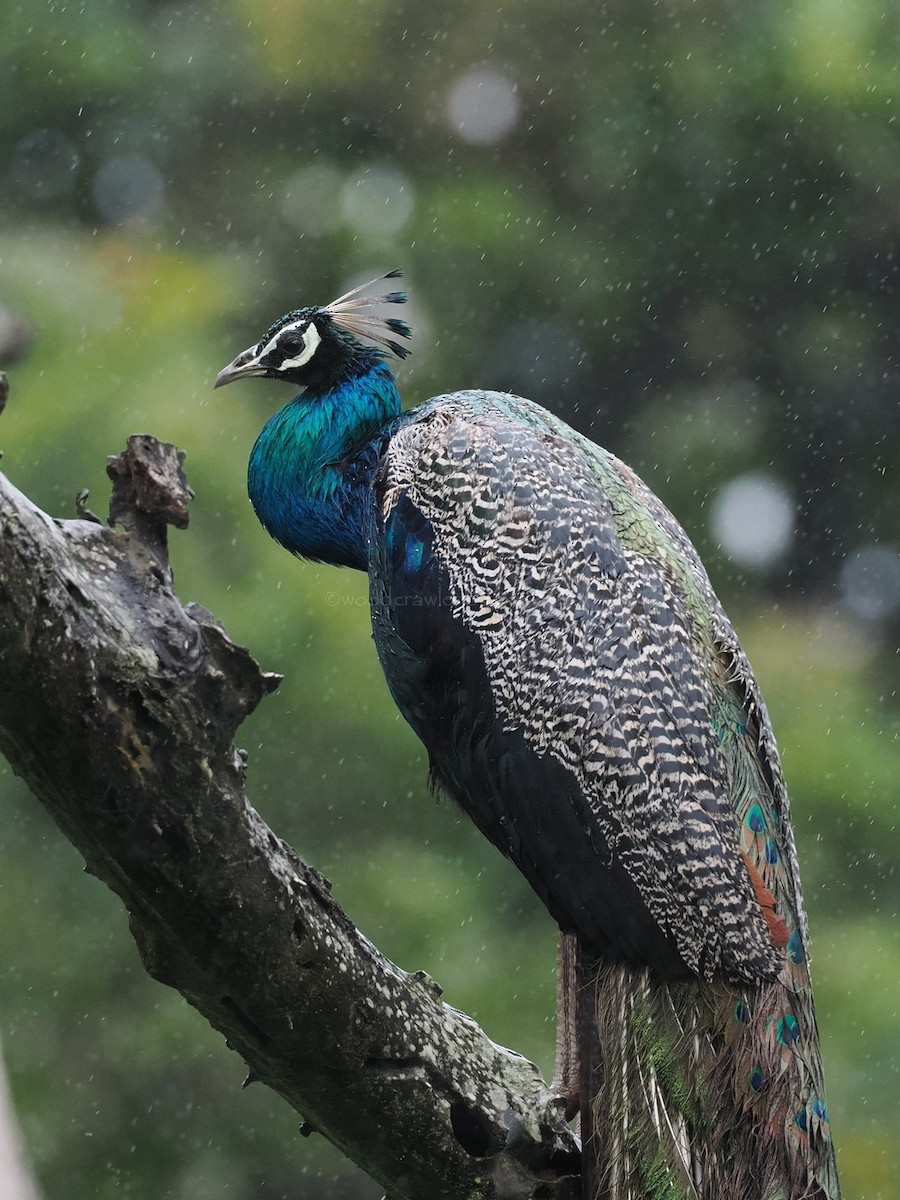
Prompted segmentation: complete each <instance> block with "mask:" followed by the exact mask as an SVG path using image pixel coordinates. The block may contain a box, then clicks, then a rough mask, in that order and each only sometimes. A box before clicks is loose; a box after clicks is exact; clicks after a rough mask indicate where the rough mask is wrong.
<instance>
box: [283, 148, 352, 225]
mask: <svg viewBox="0 0 900 1200" xmlns="http://www.w3.org/2000/svg"><path fill="white" fill-rule="evenodd" d="M343 181H344V177H343V175H342V174H341V172H340V171H338V169H337V168H336V167H333V166H332V165H331V164H330V163H325V162H320V163H314V164H313V165H312V166H309V167H301V168H300V170H299V171H295V173H294V174H293V175H292V176H291V177H290V179H288V181H287V182H286V183H285V185H284V190H283V192H282V194H281V213H282V216H283V217H284V219H285V220H286V221H289V222H290V223H291V224H292V225H293V226H294V227H295V228H296V229H299V230H300V232H301V233H307V234H309V235H310V236H312V237H321V236H322V235H323V234H326V233H333V232H334V231H335V230H336V229H338V228H340V224H341V210H340V206H339V200H340V194H341V185H342V183H343Z"/></svg>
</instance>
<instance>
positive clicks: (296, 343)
mask: <svg viewBox="0 0 900 1200" xmlns="http://www.w3.org/2000/svg"><path fill="white" fill-rule="evenodd" d="M307 329H309V326H308V325H306V326H304V328H303V329H302V330H299V329H296V328H294V329H288V330H286V331H285V332H284V333H283V334H282V335H281V337H280V338H279V339H278V349H279V350H283V351H284V353H285V354H286V355H287V356H288V358H291V357H293V355H295V354H299V352H300V351H301V350H302V349H303V339H304V337H305V336H306V331H307Z"/></svg>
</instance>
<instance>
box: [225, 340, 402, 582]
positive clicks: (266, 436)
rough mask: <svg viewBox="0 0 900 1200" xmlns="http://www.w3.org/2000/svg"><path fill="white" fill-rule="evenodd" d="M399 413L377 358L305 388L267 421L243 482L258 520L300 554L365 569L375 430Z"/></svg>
mask: <svg viewBox="0 0 900 1200" xmlns="http://www.w3.org/2000/svg"><path fill="white" fill-rule="evenodd" d="M399 412H400V394H399V392H398V391H397V383H396V380H395V379H394V376H393V374H392V373H391V370H390V368H389V367H388V366H387V364H386V363H383V362H380V361H376V362H372V363H370V364H367V368H366V369H365V370H364V371H363V372H361V373H360V374H358V375H353V376H352V377H351V378H349V379H347V380H346V381H344V382H343V383H341V384H340V385H339V386H337V387H334V388H332V389H330V390H328V391H324V392H320V393H317V394H310V393H309V392H304V393H303V394H301V395H299V396H296V397H295V398H294V399H293V400H291V401H290V403H289V404H286V405H285V406H284V408H282V409H281V410H280V411H279V412H277V413H276V414H275V415H274V416H273V417H272V418H271V419H270V420H269V421H268V422H267V424H266V425H265V427H264V429H263V431H262V433H261V434H260V435H259V437H258V438H257V439H256V445H255V446H254V447H253V452H252V454H251V455H250V466H249V470H248V477H247V486H248V490H249V492H250V500H251V502H252V504H253V507H254V509H255V510H256V515H257V516H258V517H259V519H260V521H261V522H262V524H263V526H264V527H265V528H266V529H267V530H268V531H269V533H270V534H271V535H272V537H274V538H275V539H276V540H277V541H279V542H281V544H282V545H283V546H285V547H286V548H287V549H288V550H290V551H291V552H292V553H294V554H299V555H302V556H303V557H304V558H312V559H317V560H319V561H321V562H328V563H333V564H335V565H336V566H348V567H357V568H358V569H359V570H361V571H365V570H366V568H367V560H368V554H367V531H368V522H369V516H370V505H371V495H372V482H373V480H374V474H375V470H376V469H377V465H378V452H377V449H376V447H375V446H374V445H373V444H372V443H373V439H375V436H376V434H377V433H378V431H379V430H380V429H381V428H382V427H383V426H384V425H386V424H387V423H388V422H389V421H390V420H391V419H392V418H394V417H396V416H397V415H398V414H399Z"/></svg>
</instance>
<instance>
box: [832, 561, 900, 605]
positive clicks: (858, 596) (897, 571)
mask: <svg viewBox="0 0 900 1200" xmlns="http://www.w3.org/2000/svg"><path fill="white" fill-rule="evenodd" d="M838 586H839V587H840V592H841V598H842V599H843V601H844V603H845V604H846V605H847V607H848V608H849V609H850V610H851V611H852V612H853V613H855V614H856V616H858V617H864V618H865V619H866V620H870V621H877V620H881V619H883V618H884V617H889V616H891V614H892V613H894V612H896V611H897V609H898V608H900V554H898V553H897V550H896V548H895V547H893V546H874V545H870V546H861V547H859V549H857V550H855V551H854V552H853V553H852V554H851V555H850V556H849V557H848V558H847V560H846V561H845V563H844V565H843V566H842V567H841V572H840V576H839V579H838Z"/></svg>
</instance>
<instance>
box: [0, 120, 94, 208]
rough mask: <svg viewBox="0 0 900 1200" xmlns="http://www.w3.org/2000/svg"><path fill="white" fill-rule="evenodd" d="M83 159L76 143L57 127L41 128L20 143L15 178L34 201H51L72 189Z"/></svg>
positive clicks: (16, 154) (16, 150)
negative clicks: (76, 147) (52, 198)
mask: <svg viewBox="0 0 900 1200" xmlns="http://www.w3.org/2000/svg"><path fill="white" fill-rule="evenodd" d="M80 161H81V159H80V156H79V154H78V151H77V150H76V149H75V145H74V143H73V142H71V141H70V140H69V138H67V137H66V135H65V134H64V133H60V132H59V130H57V129H41V130H39V131H38V132H37V133H30V134H29V135H28V137H25V138H22V140H21V141H20V142H19V143H18V145H17V146H16V148H15V150H14V151H13V156H12V179H13V183H14V184H15V185H16V187H17V188H18V189H19V191H20V192H22V193H24V194H25V195H26V196H29V197H30V198H31V199H33V200H48V199H50V198H51V197H52V196H61V195H63V194H64V193H65V192H68V191H70V190H71V188H72V185H73V184H74V182H75V172H76V171H77V169H78V164H79V163H80Z"/></svg>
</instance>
